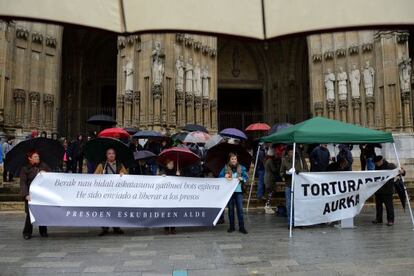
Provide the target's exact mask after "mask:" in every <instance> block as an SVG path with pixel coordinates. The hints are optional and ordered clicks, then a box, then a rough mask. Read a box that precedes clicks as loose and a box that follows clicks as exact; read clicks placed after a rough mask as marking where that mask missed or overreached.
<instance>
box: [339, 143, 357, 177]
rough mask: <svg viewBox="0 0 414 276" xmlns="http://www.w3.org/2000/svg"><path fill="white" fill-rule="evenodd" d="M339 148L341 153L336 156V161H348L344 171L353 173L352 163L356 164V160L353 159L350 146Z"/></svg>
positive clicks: (341, 145) (343, 145) (342, 145)
mask: <svg viewBox="0 0 414 276" xmlns="http://www.w3.org/2000/svg"><path fill="white" fill-rule="evenodd" d="M338 148H339V153H338V155H337V156H336V160H337V161H338V160H346V163H347V165H346V166H345V168H344V169H343V171H352V163H353V162H354V159H353V157H352V153H351V151H350V150H349V146H348V145H346V144H340V145H339V146H338Z"/></svg>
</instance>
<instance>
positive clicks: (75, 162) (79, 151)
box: [70, 134, 85, 173]
mask: <svg viewBox="0 0 414 276" xmlns="http://www.w3.org/2000/svg"><path fill="white" fill-rule="evenodd" d="M84 144H85V141H84V139H83V135H82V134H79V135H78V137H77V138H76V141H74V142H73V143H71V146H72V148H71V149H70V152H71V154H72V156H71V160H72V172H73V173H76V172H78V173H82V169H83V146H84Z"/></svg>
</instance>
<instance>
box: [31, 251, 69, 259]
mask: <svg viewBox="0 0 414 276" xmlns="http://www.w3.org/2000/svg"><path fill="white" fill-rule="evenodd" d="M67 254H68V253H67V252H43V253H40V254H39V255H37V257H39V258H63V257H65V256H66V255H67Z"/></svg>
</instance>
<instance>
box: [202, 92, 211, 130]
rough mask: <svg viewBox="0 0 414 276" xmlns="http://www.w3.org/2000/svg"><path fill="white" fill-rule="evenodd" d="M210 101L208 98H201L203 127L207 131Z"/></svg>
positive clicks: (209, 126)
mask: <svg viewBox="0 0 414 276" xmlns="http://www.w3.org/2000/svg"><path fill="white" fill-rule="evenodd" d="M209 103H210V100H209V99H208V98H203V125H204V126H205V127H206V128H207V129H209V128H211V125H210V105H209Z"/></svg>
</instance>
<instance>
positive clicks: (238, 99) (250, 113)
mask: <svg viewBox="0 0 414 276" xmlns="http://www.w3.org/2000/svg"><path fill="white" fill-rule="evenodd" d="M217 102H218V125H219V129H223V128H228V127H234V128H238V129H241V130H243V129H245V128H246V127H247V126H248V125H249V124H251V123H254V122H258V121H262V120H263V118H262V117H263V112H262V91H261V90H259V89H219V90H218V101H217Z"/></svg>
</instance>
